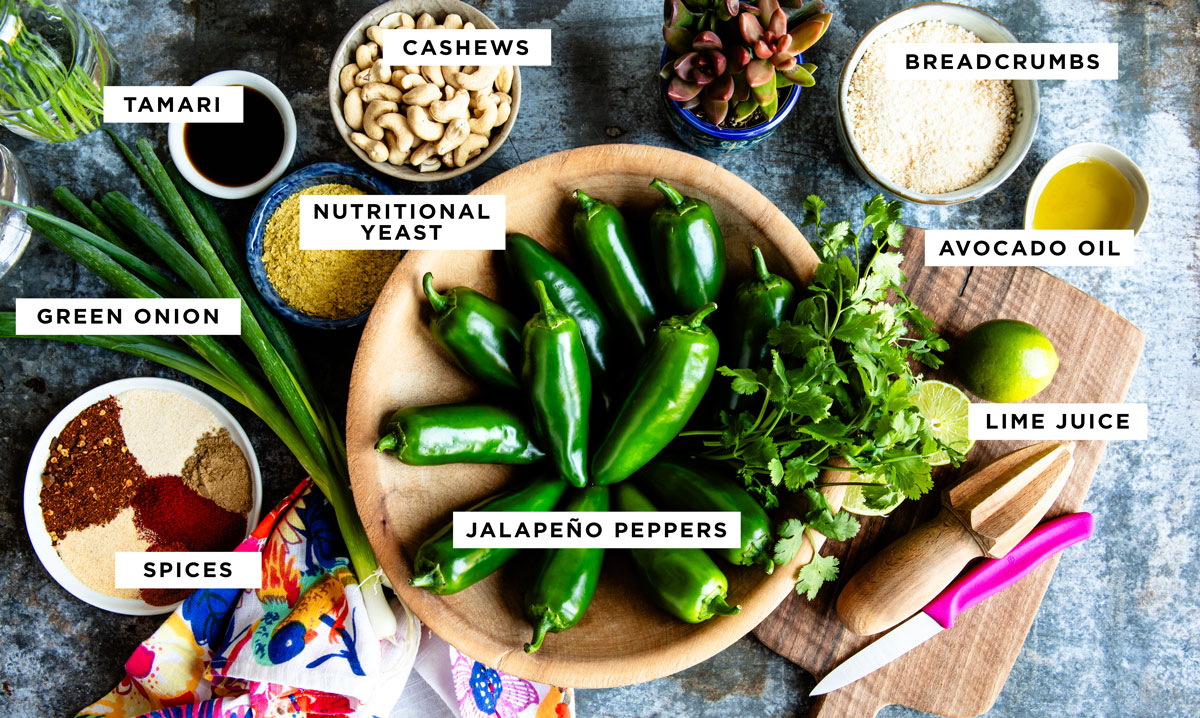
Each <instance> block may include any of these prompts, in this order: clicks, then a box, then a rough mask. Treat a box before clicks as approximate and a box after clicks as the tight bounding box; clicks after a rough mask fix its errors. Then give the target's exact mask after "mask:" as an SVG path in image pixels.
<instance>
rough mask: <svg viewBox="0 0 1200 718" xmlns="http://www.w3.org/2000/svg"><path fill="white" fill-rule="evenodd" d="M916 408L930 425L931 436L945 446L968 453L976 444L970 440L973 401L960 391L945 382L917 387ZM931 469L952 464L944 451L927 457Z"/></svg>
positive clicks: (931, 381)
mask: <svg viewBox="0 0 1200 718" xmlns="http://www.w3.org/2000/svg"><path fill="white" fill-rule="evenodd" d="M913 404H915V405H916V407H917V410H918V411H920V412H921V416H923V417H925V420H926V421H928V422H929V425H930V433H931V434H933V437H934V438H935V439H937V440H938V441H941V442H942V443H944V444H946V445H948V446H950V447H953V448H954V449H957V450H958V451H961V452H962V453H964V454H965V453H967V452H968V451H970V450H971V447H972V446H974V445H975V442H974V441H972V440H971V439H968V438H967V407H969V406H970V405H971V401H970V400H969V399H967V395H966V394H964V393H962V391H960V390H959V389H958V388H957V387H954V386H951V385H950V384H947V383H946V382H944V381H935V380H932V379H931V380H929V381H923V382H921V385H920V386H918V387H917V396H916V398H915V399H913ZM925 462H926V463H927V464H929V465H930V466H941V465H942V464H948V463H950V457H949V456H947V455H946V452H945V451H937V452H935V453H933V454H930V455H929V456H926V457H925Z"/></svg>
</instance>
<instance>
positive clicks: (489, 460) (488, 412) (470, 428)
mask: <svg viewBox="0 0 1200 718" xmlns="http://www.w3.org/2000/svg"><path fill="white" fill-rule="evenodd" d="M375 450H376V451H387V452H389V453H392V454H395V456H396V458H398V459H400V460H401V461H403V462H404V463H406V464H410V465H412V466H440V465H441V464H532V463H533V462H535V461H538V460H540V459H543V458H545V456H546V454H545V453H544V452H543V451H542V450H541V449H539V448H538V447H537V446H535V445H534V443H533V438H532V435H531V434H530V431H529V429H528V428H526V426H525V422H524V421H522V419H521V417H519V416H517V414H516V413H514V412H512V411H510V410H508V409H505V408H502V407H499V406H489V405H487V404H424V405H420V406H408V407H405V408H403V409H400V410H398V411H397V412H396V413H394V414H392V418H391V419H388V423H387V428H386V429H385V430H384V434H383V436H381V437H380V438H379V441H377V442H375Z"/></svg>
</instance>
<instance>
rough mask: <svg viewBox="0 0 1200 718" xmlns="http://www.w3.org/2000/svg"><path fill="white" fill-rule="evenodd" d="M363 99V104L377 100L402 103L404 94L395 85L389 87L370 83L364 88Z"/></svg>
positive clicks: (378, 83) (380, 83) (379, 83)
mask: <svg viewBox="0 0 1200 718" xmlns="http://www.w3.org/2000/svg"><path fill="white" fill-rule="evenodd" d="M362 99H363V102H374V101H375V100H388V101H390V102H400V101H401V100H403V99H404V93H403V92H401V91H400V88H398V87H396V86H394V85H387V84H384V83H382V82H368V83H367V84H366V85H364V86H363V89H362Z"/></svg>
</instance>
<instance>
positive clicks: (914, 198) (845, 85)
mask: <svg viewBox="0 0 1200 718" xmlns="http://www.w3.org/2000/svg"><path fill="white" fill-rule="evenodd" d="M930 20H942V21H944V22H947V23H949V24H951V25H958V26H959V27H963V28H966V29H967V30H970V31H971V32H973V33H975V35H976V36H978V37H979V39H981V40H983V41H984V42H1017V38H1016V37H1015V36H1014V35H1013V34H1012V33H1011V32H1009V31H1008V29H1007V28H1006V27H1004V26H1003V25H1001V24H1000V23H999V22H998V21H997V20H996V19H995V18H993V17H991V16H990V15H988V14H986V13H983V12H980V11H979V10H976V9H975V8H971V7H967V6H965V5H955V4H952V3H944V2H927V3H922V4H920V5H914V6H913V7H910V8H908V9H907V10H901V11H900V12H897V13H895V14H893V15H889V16H887V17H886V18H884V19H883V20H881V21H880V22H879V23H878V24H877V25H875V27H873V28H871V29H870V31H868V32H867V34H866V35H863V37H862V39H861V40H859V41H858V44H857V45H855V46H854V49H853V50H851V51H850V56H849V57H848V58H847V59H846V64H845V65H843V66H842V75H841V79H840V81H839V83H838V108H837V109H838V111H837V123H838V139H839V140H840V141H841V144H842V150H844V151H845V153H846V159H847V160H848V161H849V162H850V166H851V167H852V168H853V169H854V171H855V172H856V173H857V174H858V175H859V176H860V177H862V178H863V179H864V180H865V181H866V182H867V183H869V184H873V185H875V186H876V187H879V188H881V189H883V190H884V191H886V192H889V193H890V194H893V195H895V196H897V197H899V198H901V199H904V200H908V201H910V202H919V203H921V204H934V205H945V204H958V203H959V202H967V201H969V200H973V199H978V198H980V197H982V196H983V195H985V194H987V193H988V192H991V191H992V190H994V189H996V188H997V187H999V186H1000V185H1001V184H1003V183H1004V181H1005V180H1007V179H1008V178H1009V176H1010V175H1012V173H1013V172H1014V171H1016V169H1017V167H1018V166H1019V165H1020V164H1021V161H1022V160H1024V159H1025V154H1026V153H1027V152H1029V147H1030V146H1031V145H1032V144H1033V137H1034V135H1035V134H1036V133H1037V124H1038V86H1037V81H1036V80H1013V83H1012V85H1013V95H1014V100H1015V101H1016V105H1017V117H1016V121H1015V122H1014V124H1013V131H1012V136H1011V137H1010V138H1009V142H1008V147H1007V149H1005V150H1004V154H1003V155H1001V156H1000V160H999V162H997V163H996V166H995V167H993V168H992V169H991V171H989V172H988V173H987V174H986V175H984V176H983V177H982V178H981V179H980V180H979V181H978V182H975V183H974V184H971V185H968V186H966V187H963V188H962V189H958V190H955V191H953V192H945V193H943V194H928V193H925V192H917V191H915V190H911V189H908V188H907V187H902V186H900V185H898V184H896V183H895V182H892V181H891V180H889V179H888V178H887V177H885V176H884V175H883V174H882V173H880V172H878V171H876V170H875V169H874V168H872V167H871V166H870V165H869V164H868V163H867V161H866V159H865V158H864V157H863V153H862V149H861V148H860V147H859V144H858V140H856V139H855V137H854V131H853V130H854V128H853V127H851V126H850V119H849V115H848V113H847V111H846V97H847V95H848V94H849V92H850V79H851V78H852V77H853V76H854V69H855V67H857V66H858V61H859V60H861V59H862V56H863V55H864V54H866V52H867V50H868V49H869V48H870V47H871V45H872V44H874V43H875V41H876V40H878V39H879V38H881V37H883V36H884V35H887V34H888V33H890V32H892V31H893V30H899V29H900V28H902V27H906V26H908V25H912V24H914V23H919V22H926V21H930Z"/></svg>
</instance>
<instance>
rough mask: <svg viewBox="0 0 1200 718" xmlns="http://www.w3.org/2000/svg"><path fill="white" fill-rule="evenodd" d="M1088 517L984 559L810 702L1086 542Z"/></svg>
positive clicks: (1046, 528) (1059, 523)
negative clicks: (1061, 554)
mask: <svg viewBox="0 0 1200 718" xmlns="http://www.w3.org/2000/svg"><path fill="white" fill-rule="evenodd" d="M1091 535H1092V515H1091V514H1089V513H1077V514H1068V515H1066V516H1060V517H1058V518H1056V519H1051V520H1049V521H1046V522H1045V523H1043V524H1041V525H1040V526H1038V527H1037V528H1035V529H1034V530H1033V531H1031V532H1030V533H1029V535H1028V536H1026V537H1025V538H1024V539H1022V540H1021V542H1020V543H1019V544H1017V546H1016V548H1014V549H1013V550H1012V551H1010V552H1009V553H1008V555H1006V556H1004V557H1003V558H993V559H985V560H983V561H980V562H979V563H978V564H977V565H976V566H975V567H973V568H972V569H971V570H969V571H967V572H966V573H965V574H963V575H962V576H961V577H960V578H959V579H958V580H956V581H955V582H954V583H952V584H950V585H949V586H948V587H947V588H946V590H944V591H942V592H941V593H939V594H938V595H937V597H936V598H934V599H933V600H932V601H930V602H929V603H928V604H927V605H926V606H925V608H924V609H922V610H921V611H920V612H918V613H917V614H916V615H914V616H913V617H912V618H910V619H908V620H907V621H905V622H904V623H902V624H900V625H899V626H897V627H896V628H894V629H892V630H891V631H890V632H889V633H887V634H886V635H884V636H883V637H882V638H880V639H879V640H877V641H875V642H874V643H872V644H870V645H869V646H867V647H866V648H863V649H862V650H860V651H859V652H858V653H855V654H854V655H853V656H850V657H849V658H847V659H846V660H845V661H843V662H842V663H841V664H840V665H838V666H837V667H836V668H834V669H833V670H832V671H830V672H829V674H828V675H826V676H825V677H824V678H823V679H821V681H820V682H819V683H817V685H816V687H815V688H813V690H812V693H810V694H809V695H810V696H820V695H824V694H826V693H829V692H831V691H835V690H837V689H839V688H842V687H844V686H847V685H849V684H851V683H853V682H854V681H857V680H858V679H859V678H862V677H863V676H865V675H867V674H869V673H873V672H874V671H876V670H878V669H880V668H882V667H884V666H886V665H887V664H889V663H891V662H892V661H894V660H896V659H897V658H899V657H900V656H903V655H904V654H905V653H908V652H909V651H911V650H912V649H914V648H916V647H917V646H919V645H921V644H922V643H924V642H925V641H928V640H929V639H930V638H933V637H934V636H936V635H937V634H939V633H941V632H942V631H944V630H946V629H948V628H953V627H954V619H955V617H956V616H958V615H959V614H960V613H962V612H963V611H965V610H967V609H969V608H971V607H972V606H974V605H976V604H979V603H982V602H983V601H985V600H987V599H988V598H990V597H992V596H994V595H996V594H997V593H1000V592H1001V591H1003V590H1004V589H1006V588H1008V587H1009V586H1011V585H1013V584H1014V583H1016V582H1017V581H1019V580H1021V577H1023V576H1024V575H1025V574H1027V573H1029V572H1030V571H1032V570H1033V569H1035V568H1037V567H1038V566H1040V565H1041V564H1042V563H1043V562H1044V561H1046V559H1048V558H1050V557H1051V556H1053V555H1055V554H1056V553H1058V552H1059V551H1062V550H1063V549H1065V548H1066V547H1068V546H1071V545H1073V544H1077V543H1079V542H1080V541H1083V540H1085V539H1088V538H1090V537H1091Z"/></svg>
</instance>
